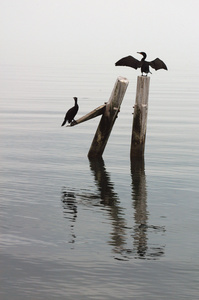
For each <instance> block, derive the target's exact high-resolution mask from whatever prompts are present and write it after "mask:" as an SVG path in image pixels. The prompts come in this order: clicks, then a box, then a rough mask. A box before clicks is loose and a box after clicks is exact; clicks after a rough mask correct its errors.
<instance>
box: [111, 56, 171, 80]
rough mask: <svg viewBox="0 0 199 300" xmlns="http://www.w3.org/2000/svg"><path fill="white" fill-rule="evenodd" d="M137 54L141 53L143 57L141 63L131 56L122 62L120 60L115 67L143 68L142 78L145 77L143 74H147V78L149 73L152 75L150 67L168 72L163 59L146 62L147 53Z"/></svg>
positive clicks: (124, 58)
mask: <svg viewBox="0 0 199 300" xmlns="http://www.w3.org/2000/svg"><path fill="white" fill-rule="evenodd" d="M137 53H139V54H141V55H142V56H143V58H142V59H141V61H139V60H137V59H136V58H134V57H133V56H131V55H129V56H126V57H123V58H121V59H120V60H118V61H117V62H116V63H115V65H116V66H126V67H131V68H134V69H137V68H141V73H142V76H143V73H145V74H146V76H147V74H148V73H151V72H150V70H149V66H150V67H152V68H153V69H155V70H156V71H157V70H159V69H164V70H168V69H167V66H166V65H165V63H164V62H163V61H162V60H161V59H159V58H156V59H154V60H152V61H146V60H145V59H146V53H145V52H137ZM151 74H152V73H151Z"/></svg>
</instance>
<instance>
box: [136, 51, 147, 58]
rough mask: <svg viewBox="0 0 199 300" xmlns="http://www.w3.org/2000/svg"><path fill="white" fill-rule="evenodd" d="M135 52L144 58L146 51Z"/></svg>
mask: <svg viewBox="0 0 199 300" xmlns="http://www.w3.org/2000/svg"><path fill="white" fill-rule="evenodd" d="M137 53H139V54H141V55H142V56H143V58H144V59H145V58H146V53H145V52H137Z"/></svg>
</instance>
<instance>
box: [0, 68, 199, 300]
mask: <svg viewBox="0 0 199 300" xmlns="http://www.w3.org/2000/svg"><path fill="white" fill-rule="evenodd" d="M120 75H121V76H125V77H127V78H128V79H129V81H130V82H129V86H128V89H127V92H126V95H125V97H124V100H123V103H122V106H121V110H120V113H119V117H118V119H117V120H116V123H115V125H114V128H113V131H112V134H111V137H110V139H109V141H108V144H107V147H106V149H105V152H104V155H103V159H102V160H98V161H97V160H95V161H89V160H88V158H87V153H88V151H89V148H90V145H91V142H92V139H93V136H94V133H95V131H96V128H97V125H98V123H99V120H100V117H97V118H95V119H93V120H90V121H88V122H85V123H82V124H80V125H78V126H74V127H71V128H70V127H61V123H62V121H63V118H64V115H65V112H66V111H67V109H68V108H70V107H71V106H72V105H73V99H72V97H73V96H77V97H78V98H79V106H80V109H79V112H78V115H77V118H79V117H81V116H83V115H84V114H86V113H88V112H89V111H91V110H93V109H94V108H96V107H98V106H100V105H101V104H103V103H104V102H105V101H107V100H108V99H109V96H110V94H111V91H112V88H113V86H114V83H115V81H116V78H117V76H120ZM137 75H139V72H137V71H135V70H131V69H128V68H115V67H113V66H112V65H111V66H102V65H96V66H92V68H88V67H86V66H84V65H81V66H74V65H71V66H31V65H30V66H14V65H2V66H1V82H0V91H1V92H0V98H1V100H0V101H1V102H0V105H1V110H0V119H1V121H0V126H1V131H0V134H1V147H0V152H1V158H0V159H1V169H0V178H1V180H0V185H1V190H0V196H1V197H0V226H1V237H0V263H1V272H0V280H1V289H0V299H1V300H11V299H16V300H18V299H20V300H21V299H37V300H39V299H48V300H51V299H99V300H101V299H123V298H124V299H146V300H154V299H198V298H199V259H198V257H199V255H198V253H199V251H198V246H199V234H198V233H199V221H198V220H199V218H198V216H199V203H198V202H199V185H198V182H199V172H198V169H199V156H198V144H199V143H198V130H199V121H198V120H199V119H198V112H199V110H198V99H199V85H198V82H199V74H194V75H193V74H192V72H191V71H189V70H187V71H186V73H183V74H182V73H181V72H178V71H177V70H169V71H168V72H166V71H159V72H154V74H152V75H151V83H150V96H149V114H148V125H147V139H146V148H145V159H144V160H143V161H135V162H133V163H131V162H130V157H129V153H130V141H131V129H132V118H133V115H132V112H133V104H134V102H135V92H136V80H137Z"/></svg>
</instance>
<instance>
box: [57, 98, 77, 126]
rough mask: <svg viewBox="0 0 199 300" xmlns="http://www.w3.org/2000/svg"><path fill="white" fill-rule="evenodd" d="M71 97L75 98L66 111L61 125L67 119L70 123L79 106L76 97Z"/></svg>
mask: <svg viewBox="0 0 199 300" xmlns="http://www.w3.org/2000/svg"><path fill="white" fill-rule="evenodd" d="M73 99H74V100H75V105H74V106H73V107H71V108H70V109H69V110H68V111H67V113H66V115H65V118H64V121H63V123H62V125H61V126H64V125H65V124H66V122H67V121H68V123H71V122H72V121H73V120H74V117H75V116H76V114H77V112H78V109H79V106H78V104H77V97H74V98H73Z"/></svg>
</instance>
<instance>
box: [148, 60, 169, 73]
mask: <svg viewBox="0 0 199 300" xmlns="http://www.w3.org/2000/svg"><path fill="white" fill-rule="evenodd" d="M148 63H149V65H150V66H151V67H152V68H153V69H155V70H156V71H157V70H159V69H164V70H168V69H167V66H166V65H165V63H164V62H163V61H162V60H161V59H159V58H156V59H154V60H152V61H149V62H148Z"/></svg>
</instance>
